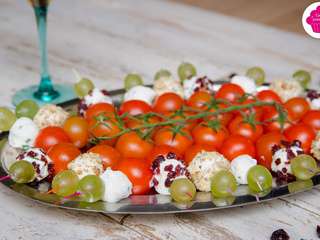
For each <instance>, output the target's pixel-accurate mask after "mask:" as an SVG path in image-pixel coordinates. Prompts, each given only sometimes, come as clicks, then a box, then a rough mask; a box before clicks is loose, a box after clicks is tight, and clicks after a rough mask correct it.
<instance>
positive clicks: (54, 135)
mask: <svg viewBox="0 0 320 240" xmlns="http://www.w3.org/2000/svg"><path fill="white" fill-rule="evenodd" d="M58 143H70V139H69V137H68V135H67V133H66V132H65V131H64V130H63V129H62V128H61V127H46V128H43V129H42V130H41V131H40V132H39V134H38V136H37V138H36V140H35V147H37V148H41V149H42V150H43V151H45V152H48V151H49V149H50V148H51V147H53V146H54V145H56V144H58Z"/></svg>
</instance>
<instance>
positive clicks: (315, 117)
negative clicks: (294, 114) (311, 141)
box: [301, 110, 320, 131]
mask: <svg viewBox="0 0 320 240" xmlns="http://www.w3.org/2000/svg"><path fill="white" fill-rule="evenodd" d="M301 122H303V123H305V124H307V125H309V126H310V127H312V128H313V129H314V130H315V131H319V130H320V111H319V110H310V111H309V112H307V113H306V114H305V115H304V116H303V118H302V119H301Z"/></svg>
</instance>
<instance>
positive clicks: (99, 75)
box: [0, 0, 320, 240]
mask: <svg viewBox="0 0 320 240" xmlns="http://www.w3.org/2000/svg"><path fill="white" fill-rule="evenodd" d="M75 2H76V4H75ZM72 4H73V5H72ZM0 36H1V38H0V86H1V88H2V90H1V94H0V100H1V103H2V104H3V105H9V104H10V98H11V95H12V93H13V92H15V91H16V90H17V89H20V88H22V87H24V86H28V85H30V84H35V83H36V82H37V81H38V79H39V76H38V72H39V67H38V64H39V56H38V44H37V37H36V28H35V22H34V16H33V14H32V11H31V9H30V6H28V5H27V1H12V0H1V7H0ZM319 44H320V40H314V39H311V38H310V37H307V36H302V35H296V34H294V33H288V32H283V31H280V30H277V29H274V28H270V27H266V26H262V25H257V24H253V23H250V22H245V21H243V20H239V19H235V18H230V17H226V16H223V15H219V14H217V13H211V12H206V11H204V10H200V9H195V8H191V7H187V6H182V5H178V4H174V3H171V2H167V1H162V0H135V1H132V0H104V1H101V0H90V1H87V0H77V1H53V3H52V6H51V8H50V14H49V60H50V70H51V73H52V77H53V79H54V80H55V81H56V82H69V83H72V82H74V81H75V78H74V76H73V74H72V71H71V69H72V68H76V69H77V70H78V71H79V72H81V73H82V74H83V75H86V76H90V77H91V78H92V79H93V80H94V81H95V83H96V85H98V86H103V87H105V88H108V89H114V88H119V87H122V84H123V83H122V79H123V77H124V76H125V74H126V73H128V72H132V71H136V72H139V73H141V74H142V75H143V77H144V78H145V82H151V80H152V78H153V74H154V73H155V71H157V70H158V69H160V68H168V69H170V70H172V71H173V72H175V71H176V67H177V66H178V64H179V63H180V62H181V61H191V62H193V63H194V64H195V65H196V66H197V67H198V70H199V72H200V74H206V75H208V76H210V77H211V78H218V77H220V76H224V75H225V74H228V73H230V72H233V71H236V72H240V73H241V72H243V71H244V70H245V69H246V68H248V67H250V66H253V65H260V66H262V67H263V68H264V69H265V70H266V72H267V76H268V78H269V79H273V78H285V77H288V76H290V75H291V74H292V72H294V71H295V70H297V69H300V68H302V69H307V70H309V71H311V72H312V75H313V78H314V85H315V86H316V85H317V84H318V83H319V80H320V60H319V56H320V48H319ZM316 80H317V81H316ZM319 198H320V191H319V189H313V190H311V191H309V192H306V193H302V194H298V195H295V196H293V197H289V198H284V199H282V198H281V199H279V200H274V201H271V202H268V203H264V204H259V205H252V206H247V207H242V208H235V209H230V210H221V211H213V212H206V213H192V214H174V215H163V216H127V217H124V216H114V215H108V216H107V215H102V214H88V213H78V212H74V211H67V210H61V209H57V208H50V207H45V206H42V205H40V204H38V203H34V202H32V201H30V200H28V199H25V198H23V197H21V196H18V195H17V194H16V193H14V192H12V191H11V190H8V189H7V188H5V187H4V186H2V185H0V219H1V221H0V239H1V240H7V239H28V240H29V239H34V240H37V239H41V240H43V239H46V240H51V239H54V240H57V239H59V240H60V239H61V240H62V239H109V238H110V239H245V240H248V239H259V240H260V239H269V237H270V235H271V233H272V232H273V231H274V230H276V229H279V228H284V229H286V230H287V232H288V233H289V234H290V236H291V237H292V239H308V240H309V239H316V231H315V229H316V225H317V224H320V207H319ZM123 217H124V218H123Z"/></svg>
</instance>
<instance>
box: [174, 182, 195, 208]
mask: <svg viewBox="0 0 320 240" xmlns="http://www.w3.org/2000/svg"><path fill="white" fill-rule="evenodd" d="M196 192H197V190H196V187H195V186H194V184H193V183H192V182H191V181H190V180H189V179H187V178H179V179H176V180H174V181H173V182H172V184H171V186H170V194H171V197H172V199H173V200H174V201H176V202H178V203H186V202H190V201H192V200H193V199H194V197H195V195H196Z"/></svg>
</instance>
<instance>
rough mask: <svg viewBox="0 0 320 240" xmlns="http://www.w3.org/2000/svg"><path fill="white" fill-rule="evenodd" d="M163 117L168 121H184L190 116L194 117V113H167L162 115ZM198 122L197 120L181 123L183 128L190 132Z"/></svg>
mask: <svg viewBox="0 0 320 240" xmlns="http://www.w3.org/2000/svg"><path fill="white" fill-rule="evenodd" d="M163 115H164V116H166V117H168V118H170V119H174V120H179V119H185V118H186V117H189V116H192V115H194V113H192V112H180V111H177V112H173V113H172V112H167V113H164V114H163ZM198 121H199V120H198V119H195V120H188V121H186V122H184V123H183V128H185V129H187V130H190V131H191V130H192V129H193V128H194V127H195V126H196V125H197V124H198Z"/></svg>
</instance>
